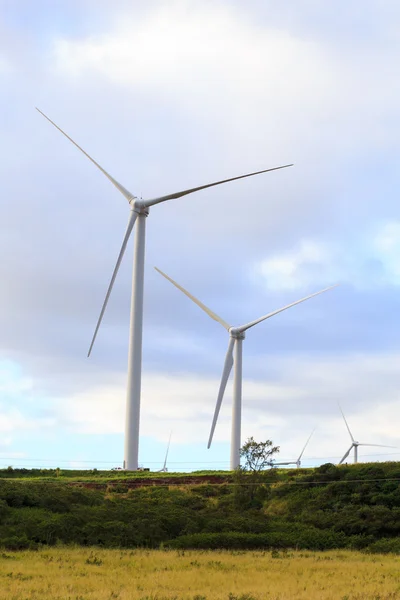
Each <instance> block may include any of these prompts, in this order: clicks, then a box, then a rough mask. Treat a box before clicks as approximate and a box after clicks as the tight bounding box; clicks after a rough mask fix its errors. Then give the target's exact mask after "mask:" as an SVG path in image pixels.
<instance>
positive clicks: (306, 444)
mask: <svg viewBox="0 0 400 600" xmlns="http://www.w3.org/2000/svg"><path fill="white" fill-rule="evenodd" d="M314 431H315V428H314V429H313V430H312V432H311V433H310V435H309V436H308V440H307V441H306V443H305V444H304V448H303V450H302V451H301V454H300V456H299V458H298V459H297V462H300V459H301V457H302V456H303V452H304V450H305V449H306V448H307V446H308V442H309V441H310V440H311V436H312V434H313V433H314Z"/></svg>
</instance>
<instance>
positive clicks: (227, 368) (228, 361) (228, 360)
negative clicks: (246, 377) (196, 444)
mask: <svg viewBox="0 0 400 600" xmlns="http://www.w3.org/2000/svg"><path fill="white" fill-rule="evenodd" d="M234 345H235V339H234V338H232V337H230V338H229V344H228V351H227V353H226V356H225V363H224V370H223V371H222V377H221V383H220V386H219V391H218V397H217V403H216V405H215V411H214V417H213V421H212V425H211V431H210V437H209V438H208V444H207V448H209V447H210V446H211V442H212V439H213V435H214V430H215V426H216V424H217V420H218V415H219V410H220V408H221V404H222V399H223V397H224V392H225V388H226V384H227V383H228V379H229V375H230V372H231V370H232V365H233V347H234Z"/></svg>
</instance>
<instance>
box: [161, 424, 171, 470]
mask: <svg viewBox="0 0 400 600" xmlns="http://www.w3.org/2000/svg"><path fill="white" fill-rule="evenodd" d="M171 436H172V431H171V432H170V434H169V439H168V446H167V451H166V453H165V460H164V465H163V468H162V469H160V470H159V473H167V472H168V469H167V460H168V452H169V446H170V443H171Z"/></svg>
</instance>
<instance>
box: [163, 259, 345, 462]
mask: <svg viewBox="0 0 400 600" xmlns="http://www.w3.org/2000/svg"><path fill="white" fill-rule="evenodd" d="M154 268H155V269H156V271H158V272H159V273H160V274H161V275H163V276H164V277H165V278H166V279H168V281H170V282H171V283H172V284H173V285H174V286H175V287H177V288H178V290H181V292H183V293H184V294H186V296H188V298H190V299H191V300H193V302H194V303H195V304H197V306H199V307H200V308H201V309H202V310H204V312H206V313H207V314H208V316H209V317H211V318H212V319H214V321H218V323H220V324H221V325H222V326H223V327H224V328H225V329H226V330H227V332H228V333H229V344H228V351H227V353H226V356H225V363H224V369H223V371H222V378H221V384H220V387H219V392H218V397H217V404H216V406H215V412H214V418H213V421H212V425H211V432H210V437H209V440H208V445H207V448H209V447H210V446H211V442H212V438H213V435H214V429H215V426H216V424H217V419H218V415H219V410H220V408H221V403H222V399H223V397H224V392H225V388H226V384H227V382H228V378H229V375H230V372H231V370H232V366H233V365H235V368H234V372H233V406H232V432H231V458H230V468H231V470H234V469H237V468H238V467H239V465H240V433H241V431H240V430H241V414H242V342H243V340H244V338H245V332H246V331H247V330H248V329H250V328H251V327H254V325H257V324H258V323H261V321H265V319H269V318H270V317H273V316H275V315H277V314H278V313H280V312H282V311H284V310H286V309H288V308H291V307H292V306H296V304H300V303H301V302H305V300H309V299H310V298H313V297H314V296H318V295H319V294H322V293H323V292H326V291H328V290H331V289H332V288H334V287H336V285H333V286H330V287H327V288H325V289H323V290H320V291H319V292H315V293H314V294H310V295H309V296H306V297H305V298H301V299H300V300H297V301H296V302H292V303H291V304H288V305H286V306H283V307H282V308H278V310H274V311H273V312H271V313H268V314H267V315H264V316H263V317H260V318H259V319H256V320H255V321H250V323H246V324H245V325H240V326H239V327H232V326H231V325H229V323H227V322H226V321H224V320H223V319H222V318H221V317H219V316H218V315H217V314H216V313H215V312H213V311H212V310H210V309H209V308H207V306H205V305H204V304H203V303H202V302H200V300H198V299H197V298H195V297H194V296H192V294H190V293H189V292H188V291H187V290H185V288H183V287H182V286H180V285H179V284H178V283H176V281H174V280H173V279H171V277H168V275H166V274H165V273H163V272H162V271H161V270H160V269H158V268H157V267H154Z"/></svg>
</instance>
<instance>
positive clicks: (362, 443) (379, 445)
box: [358, 442, 398, 448]
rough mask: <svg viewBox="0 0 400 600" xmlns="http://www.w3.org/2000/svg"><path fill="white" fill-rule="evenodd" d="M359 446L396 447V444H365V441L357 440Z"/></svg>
mask: <svg viewBox="0 0 400 600" xmlns="http://www.w3.org/2000/svg"><path fill="white" fill-rule="evenodd" d="M358 445H359V446H376V447H377V448H397V447H398V446H386V445H383V444H367V443H366V442H359V443H358Z"/></svg>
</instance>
